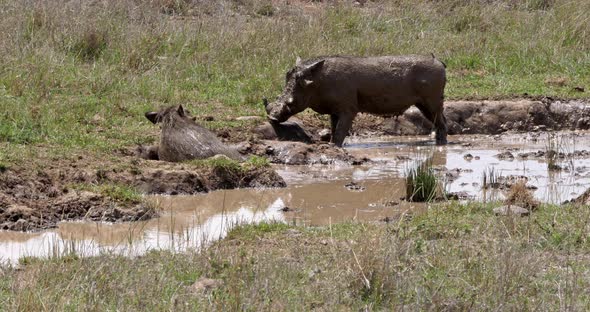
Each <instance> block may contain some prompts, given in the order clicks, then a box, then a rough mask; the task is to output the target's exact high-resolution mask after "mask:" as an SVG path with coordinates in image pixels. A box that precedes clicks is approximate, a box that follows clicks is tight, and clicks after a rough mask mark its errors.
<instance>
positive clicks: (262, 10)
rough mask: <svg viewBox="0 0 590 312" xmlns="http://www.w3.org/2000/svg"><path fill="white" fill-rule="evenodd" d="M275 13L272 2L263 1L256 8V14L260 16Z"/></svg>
mask: <svg viewBox="0 0 590 312" xmlns="http://www.w3.org/2000/svg"><path fill="white" fill-rule="evenodd" d="M274 13H275V8H274V7H273V5H272V3H265V4H262V5H261V6H260V7H259V8H258V10H256V14H258V15H262V16H273V15H274Z"/></svg>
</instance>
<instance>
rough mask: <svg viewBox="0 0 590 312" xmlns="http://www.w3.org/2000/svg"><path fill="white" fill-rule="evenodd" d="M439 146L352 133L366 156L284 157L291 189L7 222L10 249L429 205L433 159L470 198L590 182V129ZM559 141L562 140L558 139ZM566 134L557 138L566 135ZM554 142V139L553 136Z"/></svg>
mask: <svg viewBox="0 0 590 312" xmlns="http://www.w3.org/2000/svg"><path fill="white" fill-rule="evenodd" d="M449 139H450V142H451V144H449V145H447V146H443V147H440V146H435V145H433V144H432V140H430V139H429V137H428V136H417V137H403V138H400V137H390V138H385V137H381V138H378V139H372V140H367V139H357V138H354V137H353V138H351V139H350V140H348V141H347V143H348V144H347V145H346V149H347V151H348V152H349V153H350V154H353V155H355V156H358V157H367V158H369V159H371V161H370V162H368V163H365V164H363V165H360V166H349V165H342V164H332V165H313V166H276V169H277V172H279V174H280V175H281V176H282V177H283V178H284V180H285V181H286V182H287V185H288V187H287V188H282V189H237V190H226V191H213V192H210V193H208V194H201V195H195V196H154V197H151V199H152V200H154V201H156V202H158V203H159V205H160V207H161V208H162V209H163V211H162V213H161V217H160V218H157V219H152V220H148V221H140V222H133V223H123V224H108V223H91V222H62V223H60V224H59V227H58V228H57V229H54V230H49V231H45V232H41V233H16V232H0V257H1V260H2V261H5V262H17V261H18V259H19V258H21V257H24V256H38V257H48V256H49V257H51V256H61V255H64V254H67V253H72V252H74V253H76V254H78V255H81V256H92V255H97V254H101V253H115V254H123V255H129V256H135V255H141V254H143V253H145V252H146V251H148V250H153V249H164V250H172V251H178V252H180V251H185V250H191V249H197V248H199V247H200V246H202V245H203V244H208V243H210V242H212V241H214V240H217V239H220V238H222V237H224V236H225V235H226V234H227V231H228V230H229V229H231V228H232V227H233V226H235V225H236V224H240V223H253V222H260V221H270V220H273V221H277V222H286V223H290V224H300V225H306V226H316V225H326V224H330V223H338V222H344V221H350V220H363V221H370V222H382V221H388V220H392V219H395V218H396V217H398V216H399V215H401V214H403V213H413V212H415V211H420V210H424V209H427V205H425V204H419V203H408V202H405V201H403V200H401V199H400V198H401V197H403V196H404V191H405V184H404V179H403V176H404V174H405V172H406V170H408V168H410V167H411V166H414V165H416V164H417V163H419V162H420V161H424V160H426V159H429V160H430V161H431V162H432V165H433V167H434V169H435V170H436V172H437V174H438V175H439V176H441V177H442V179H443V181H444V185H445V188H446V191H447V192H456V193H463V194H464V195H465V196H464V197H463V198H470V199H473V200H486V201H487V200H495V199H501V198H503V196H504V190H502V189H487V190H486V191H484V190H482V183H483V176H484V175H486V176H487V179H488V181H489V179H490V176H492V174H491V173H490V172H492V171H493V176H494V177H495V179H497V180H498V181H502V183H505V184H509V183H510V181H513V180H514V179H517V178H519V177H526V178H527V184H528V185H529V186H530V188H531V191H532V192H534V195H535V197H536V198H537V199H539V200H541V201H543V202H549V203H560V202H562V201H565V200H569V199H572V198H575V197H576V196H577V195H579V194H582V193H583V192H584V191H585V190H586V189H587V188H588V187H589V186H590V153H589V152H585V151H584V148H588V146H590V132H562V133H559V134H557V137H556V135H549V134H547V133H531V134H503V135H501V136H488V135H465V136H451V137H450V138H449ZM550 142H553V143H550ZM556 142H557V143H556ZM552 144H553V145H552ZM550 146H553V147H554V148H555V149H556V150H558V154H557V155H558V157H557V159H556V163H557V164H558V165H559V166H560V167H561V168H562V170H559V171H549V170H548V169H547V162H546V156H545V155H544V152H545V151H547V149H548V147H550Z"/></svg>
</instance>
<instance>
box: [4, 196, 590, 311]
mask: <svg viewBox="0 0 590 312" xmlns="http://www.w3.org/2000/svg"><path fill="white" fill-rule="evenodd" d="M496 205H498V204H497V203H496V204H478V203H473V204H467V205H461V204H458V203H448V204H442V205H433V206H431V207H430V208H429V209H428V210H427V211H426V212H424V213H418V214H415V215H410V216H406V217H404V218H401V219H399V220H395V221H394V222H391V223H389V224H369V223H357V222H349V223H343V224H334V225H331V226H329V227H309V228H308V227H292V226H288V225H285V224H280V223H261V224H258V225H244V226H240V227H237V228H235V229H234V230H232V231H231V232H230V233H229V235H228V236H227V237H226V238H225V239H224V240H222V241H219V242H217V243H215V244H213V245H212V246H209V247H207V248H206V249H204V250H202V251H200V252H188V253H183V254H173V253H170V252H168V251H152V252H148V253H147V254H146V255H144V256H141V257H136V258H127V257H122V256H111V255H102V256H98V257H89V258H78V257H75V256H72V255H68V256H67V257H65V258H64V260H63V261H61V260H60V259H58V258H55V259H49V260H41V259H23V260H22V263H21V265H22V268H21V269H20V270H14V269H11V268H4V269H3V273H2V274H1V275H0V303H1V304H2V306H3V307H4V308H5V309H7V310H29V311H31V310H43V309H50V310H80V309H83V310H88V309H91V310H93V309H94V310H126V311H128V310H151V311H159V310H175V311H183V310H186V311H190V310H206V311H213V310H216V311H219V310H261V309H262V310H265V309H271V310H277V309H278V310H309V309H312V308H321V309H327V310H351V309H352V310H358V309H365V308H368V309H370V310H401V309H409V310H437V311H438V310H444V309H451V308H453V309H460V310H464V309H466V310H486V309H489V308H490V307H494V309H500V310H514V309H516V310H519V311H530V310H539V309H546V310H559V309H564V310H586V309H588V308H589V307H590V296H588V294H587V291H586V290H587V289H588V287H589V286H590V260H589V259H588V257H587V254H588V252H589V251H590V240H589V236H588V234H587V233H588V226H587V225H588V224H589V223H588V221H589V220H590V210H588V209H580V207H574V206H551V205H542V206H541V207H539V209H538V210H536V211H535V212H534V213H533V214H532V215H531V216H530V217H515V216H505V217H498V216H495V215H494V214H493V212H492V208H493V207H495V206H496ZM201 277H207V278H212V279H218V280H221V281H223V285H222V286H220V287H218V288H215V289H213V290H211V291H206V292H193V291H192V290H190V288H189V286H190V285H191V284H192V283H194V282H195V281H196V280H198V279H199V278H201Z"/></svg>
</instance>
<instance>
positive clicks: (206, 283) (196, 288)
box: [189, 277, 223, 292]
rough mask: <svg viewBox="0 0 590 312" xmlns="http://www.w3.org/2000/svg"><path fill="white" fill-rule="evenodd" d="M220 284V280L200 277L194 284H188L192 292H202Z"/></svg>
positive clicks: (221, 283) (221, 282)
mask: <svg viewBox="0 0 590 312" xmlns="http://www.w3.org/2000/svg"><path fill="white" fill-rule="evenodd" d="M222 285H223V281H222V280H218V279H211V278H206V277H201V278H199V279H198V280H197V281H196V282H195V283H194V284H192V285H191V286H189V289H190V290H191V291H193V292H202V291H208V290H212V289H214V288H217V287H220V286H222Z"/></svg>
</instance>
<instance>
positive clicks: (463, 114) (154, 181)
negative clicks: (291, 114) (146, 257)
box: [0, 98, 590, 231]
mask: <svg viewBox="0 0 590 312" xmlns="http://www.w3.org/2000/svg"><path fill="white" fill-rule="evenodd" d="M445 105H446V108H445V115H446V117H447V121H448V126H449V134H451V135H453V134H499V133H502V132H506V131H523V132H530V131H546V130H547V131H548V130H566V129H567V130H574V129H584V130H585V129H588V128H590V106H589V105H588V104H587V103H585V102H582V101H577V100H571V101H562V100H553V99H549V98H542V99H520V100H510V101H508V100H500V101H487V100H485V101H449V102H446V104H445ZM297 117H298V118H300V120H299V122H300V125H301V127H302V128H303V129H304V130H305V131H306V132H307V133H308V134H309V137H310V138H311V140H312V143H311V144H308V143H303V142H288V141H276V139H277V138H276V137H273V135H272V133H270V134H269V132H268V127H267V128H266V130H264V131H261V125H262V128H264V122H265V121H264V119H263V118H260V117H254V118H252V120H253V122H250V123H247V125H246V126H244V127H242V128H231V129H220V130H218V135H219V136H220V137H222V138H223V139H224V140H225V141H226V142H228V143H232V144H235V145H237V147H238V148H239V150H240V152H241V153H243V154H244V155H258V156H262V157H266V158H268V159H269V160H270V161H271V162H272V163H276V164H287V165H310V164H324V165H326V164H334V163H339V164H348V165H358V164H362V163H364V162H367V161H370V159H368V158H366V157H358V156H353V155H351V154H349V153H348V152H347V150H346V149H342V148H336V147H334V146H333V145H330V144H327V143H326V142H325V140H326V137H325V132H326V129H327V128H329V122H328V120H329V118H328V116H320V115H317V114H312V113H303V114H299V115H298V116H297ZM201 123H202V124H203V125H204V126H207V124H206V121H202V122H201ZM431 129H432V125H431V124H430V122H428V121H427V120H426V119H425V118H424V117H422V115H421V114H420V112H419V111H418V110H417V109H415V108H411V109H409V110H408V111H407V112H406V113H404V114H403V115H402V116H398V117H391V118H381V117H375V116H371V115H364V114H361V115H359V116H358V117H357V118H356V119H355V123H354V126H353V130H352V133H351V134H352V135H353V136H361V137H367V136H379V135H417V134H418V135H420V134H429V133H430V132H431ZM271 132H272V131H271ZM322 132H323V133H322ZM269 139H275V140H269ZM135 148H136V147H131V146H130V147H129V148H128V149H127V150H124V151H122V152H121V151H117V152H115V153H114V159H113V160H111V161H104V160H101V161H97V160H95V159H86V158H83V157H81V156H78V157H72V158H71V159H62V160H57V161H54V162H51V165H43V164H41V165H39V164H37V165H36V166H34V168H31V167H25V166H22V167H15V168H12V167H11V168H8V169H5V170H3V171H2V172H0V229H4V230H17V231H31V230H40V229H45V228H51V227H55V226H57V223H58V222H59V221H61V220H79V219H87V220H96V221H108V222H116V221H137V220H143V219H149V218H152V217H154V216H157V214H158V213H157V210H155V209H153V207H150V206H149V205H146V204H145V203H144V202H142V201H141V200H131V201H121V200H116V199H114V198H112V197H111V196H109V194H104V193H101V192H96V191H94V190H92V188H90V189H91V190H89V187H88V186H97V185H115V186H124V187H131V188H134V189H136V190H138V191H139V192H141V193H144V194H168V195H176V194H196V193H203V192H208V191H211V190H216V189H232V188H243V187H283V186H285V182H284V180H283V179H282V178H281V177H280V176H279V175H278V174H277V173H276V172H275V171H274V170H273V169H272V167H268V166H263V167H257V168H256V167H250V168H246V169H244V170H235V168H233V169H232V168H226V167H202V166H194V165H191V164H190V163H178V164H173V163H166V162H160V161H148V160H141V159H138V158H137V157H135V156H134V153H133V151H134V150H135ZM542 153H543V151H539V155H537V154H531V155H516V157H543V155H542ZM80 186H82V187H80ZM84 186H86V187H84ZM583 200H585V199H580V200H579V201H583Z"/></svg>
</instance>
